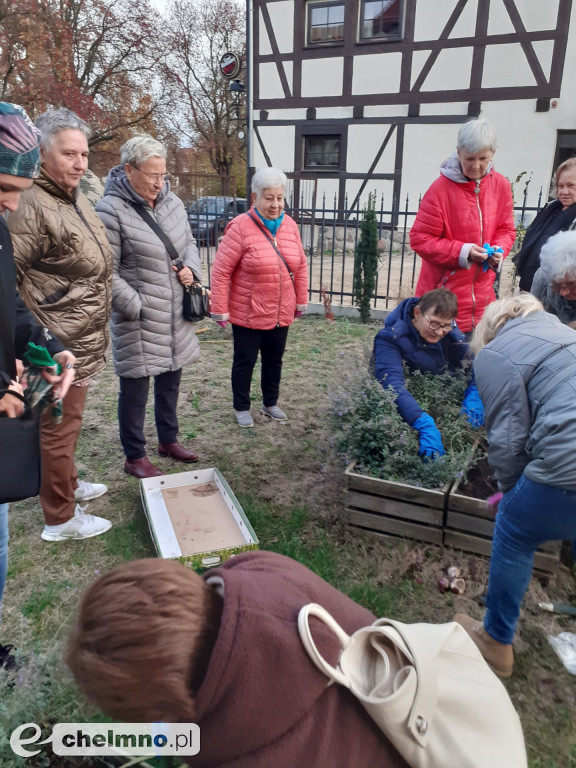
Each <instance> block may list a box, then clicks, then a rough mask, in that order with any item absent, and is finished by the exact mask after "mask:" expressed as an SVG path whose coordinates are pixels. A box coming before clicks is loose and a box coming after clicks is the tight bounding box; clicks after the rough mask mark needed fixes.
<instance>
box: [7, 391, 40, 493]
mask: <svg viewBox="0 0 576 768" xmlns="http://www.w3.org/2000/svg"><path fill="white" fill-rule="evenodd" d="M5 393H6V390H5V389H4V390H0V394H5ZM10 394H11V395H14V394H15V393H14V392H11V393H10ZM15 396H16V397H17V396H18V395H15ZM40 418H41V413H40V409H35V410H34V411H33V412H32V413H30V411H27V412H25V413H24V415H23V416H20V418H17V419H9V418H7V417H6V416H2V417H0V467H2V471H1V473H0V503H1V504H4V503H6V502H10V501H21V500H22V499H29V498H31V497H32V496H37V495H38V492H39V491H40V482H41V479H42V477H41V474H40Z"/></svg>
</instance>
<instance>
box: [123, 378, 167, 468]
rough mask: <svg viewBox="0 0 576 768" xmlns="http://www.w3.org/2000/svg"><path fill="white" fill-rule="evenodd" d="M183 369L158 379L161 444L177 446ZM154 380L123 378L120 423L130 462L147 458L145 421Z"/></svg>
mask: <svg viewBox="0 0 576 768" xmlns="http://www.w3.org/2000/svg"><path fill="white" fill-rule="evenodd" d="M181 375H182V369H181V368H180V369H179V370H178V371H166V373H161V374H159V375H158V376H154V417H155V419H156V429H157V431H158V442H159V443H162V444H163V445H170V443H175V442H176V436H177V435H178V416H177V415H176V408H177V405H178V389H179V387H180V377H181ZM149 386H150V377H149V376H144V377H143V378H141V379H128V378H126V377H125V376H120V395H119V397H118V421H119V423H120V440H121V442H122V448H124V453H125V454H126V458H127V459H128V460H129V461H135V460H136V459H141V458H143V457H144V456H145V455H146V438H145V437H144V417H145V415H146V404H147V403H148V389H149Z"/></svg>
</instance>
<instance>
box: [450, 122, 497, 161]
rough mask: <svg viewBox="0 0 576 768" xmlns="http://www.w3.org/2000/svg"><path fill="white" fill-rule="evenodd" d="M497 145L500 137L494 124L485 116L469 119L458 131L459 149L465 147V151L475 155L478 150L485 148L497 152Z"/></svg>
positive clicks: (457, 146)
mask: <svg viewBox="0 0 576 768" xmlns="http://www.w3.org/2000/svg"><path fill="white" fill-rule="evenodd" d="M497 146H498V139H497V137H496V131H495V130H494V126H493V125H492V123H489V122H488V120H485V119H484V118H483V117H479V118H477V119H476V120H468V122H467V123H464V125H463V126H462V127H461V128H460V130H459V131H458V140H457V142H456V149H458V150H460V149H463V150H464V151H465V152H470V154H471V155H475V154H476V152H481V151H482V150H483V149H489V150H490V151H491V152H496V147H497Z"/></svg>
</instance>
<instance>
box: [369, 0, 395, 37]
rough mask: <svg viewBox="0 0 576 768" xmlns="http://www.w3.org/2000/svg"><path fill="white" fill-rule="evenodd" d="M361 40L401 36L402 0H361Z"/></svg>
mask: <svg viewBox="0 0 576 768" xmlns="http://www.w3.org/2000/svg"><path fill="white" fill-rule="evenodd" d="M360 37H361V39H362V40H382V39H390V38H394V39H398V38H400V37H402V0H362V18H361V21H360Z"/></svg>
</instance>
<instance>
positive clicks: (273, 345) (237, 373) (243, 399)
mask: <svg viewBox="0 0 576 768" xmlns="http://www.w3.org/2000/svg"><path fill="white" fill-rule="evenodd" d="M288 328H289V326H287V325H286V326H284V327H283V328H272V329H271V330H269V331H259V330H255V329H253V328H243V327H242V326H241V325H232V332H233V334H234V361H233V363H232V395H233V397H234V410H236V411H249V410H250V384H251V382H252V371H253V370H254V366H255V365H256V360H257V359H258V352H260V358H261V361H262V376H261V379H260V385H261V387H262V401H263V403H264V405H265V406H267V407H268V408H269V407H270V406H272V405H276V401H277V400H278V393H279V391H280V378H281V376H282V355H283V354H284V349H285V348H286V338H287V336H288Z"/></svg>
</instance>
